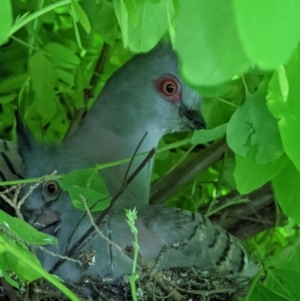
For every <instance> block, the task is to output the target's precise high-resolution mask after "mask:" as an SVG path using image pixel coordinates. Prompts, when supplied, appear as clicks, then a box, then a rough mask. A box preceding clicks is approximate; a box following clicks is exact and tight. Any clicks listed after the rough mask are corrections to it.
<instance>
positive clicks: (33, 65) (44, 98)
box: [29, 51, 57, 121]
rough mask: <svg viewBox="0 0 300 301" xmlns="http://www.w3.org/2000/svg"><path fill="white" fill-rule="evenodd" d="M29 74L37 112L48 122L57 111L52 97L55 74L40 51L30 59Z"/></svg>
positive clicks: (54, 99) (53, 96)
mask: <svg viewBox="0 0 300 301" xmlns="http://www.w3.org/2000/svg"><path fill="white" fill-rule="evenodd" d="M29 72H30V76H31V80H32V88H33V91H34V102H35V104H36V107H37V109H38V112H39V114H40V115H41V116H42V117H43V118H44V119H45V120H47V121H50V120H51V118H52V117H53V116H54V114H55V112H56V109H57V103H56V98H55V95H54V88H55V74H54V69H53V66H52V65H51V63H50V62H49V60H48V59H47V58H46V57H45V56H44V54H43V53H42V51H38V52H36V53H35V54H34V55H33V56H32V57H31V58H30V60H29Z"/></svg>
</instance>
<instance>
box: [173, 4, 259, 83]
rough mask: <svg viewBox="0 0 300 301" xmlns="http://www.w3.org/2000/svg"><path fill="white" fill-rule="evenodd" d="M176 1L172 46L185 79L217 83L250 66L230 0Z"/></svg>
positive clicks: (191, 81)
mask: <svg viewBox="0 0 300 301" xmlns="http://www.w3.org/2000/svg"><path fill="white" fill-rule="evenodd" d="M178 2H179V5H180V6H179V12H178V16H177V18H176V19H175V30H176V39H175V43H174V48H175V50H176V51H177V52H178V54H179V58H180V70H181V73H182V75H183V77H184V79H185V80H186V81H187V82H189V83H190V84H191V85H193V86H212V85H218V84H222V83H224V82H226V81H228V80H231V79H232V77H233V76H234V75H236V74H241V73H242V72H244V71H246V70H247V69H248V68H249V67H250V65H251V62H250V60H249V59H248V58H247V56H246V54H245V52H244V46H243V43H242V42H241V40H240V37H239V32H238V28H237V26H236V22H235V18H236V12H235V10H234V7H233V1H232V0H231V1H226V2H224V1H222V0H211V1H209V2H207V1H199V0H189V1H178ZM254 17H255V15H254Z"/></svg>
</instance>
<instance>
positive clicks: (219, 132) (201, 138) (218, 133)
mask: <svg viewBox="0 0 300 301" xmlns="http://www.w3.org/2000/svg"><path fill="white" fill-rule="evenodd" d="M226 127H227V123H225V124H221V125H219V126H217V127H215V128H213V129H211V130H198V131H194V133H193V136H192V140H191V143H192V144H193V145H195V144H203V143H207V142H209V141H213V140H215V139H218V138H221V137H223V136H224V135H225V133H226Z"/></svg>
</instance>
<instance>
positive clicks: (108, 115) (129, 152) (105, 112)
mask: <svg viewBox="0 0 300 301" xmlns="http://www.w3.org/2000/svg"><path fill="white" fill-rule="evenodd" d="M114 108H116V107H115V106H113V105H110V106H107V105H105V103H104V104H103V106H101V101H100V99H98V100H97V102H96V103H95V105H94V107H93V108H92V109H91V110H90V111H89V112H88V114H87V116H86V118H85V119H84V121H83V123H82V125H81V126H80V128H79V129H78V131H77V132H76V133H75V134H74V135H73V136H72V137H71V139H70V140H69V141H68V142H67V147H68V148H71V149H76V152H79V153H80V156H83V157H85V158H86V160H85V162H87V163H88V165H89V167H90V166H93V165H94V164H96V163H98V164H102V163H108V162H114V161H119V160H122V159H126V158H131V157H132V156H133V155H134V153H135V151H136V150H137V148H138V146H139V144H140V143H141V145H140V147H139V148H138V151H137V153H138V154H141V153H144V152H149V151H150V150H151V149H153V148H155V147H157V145H158V142H159V139H160V138H161V137H162V135H163V131H162V130H161V129H160V128H159V126H158V124H154V123H153V121H152V120H149V118H148V119H146V118H139V116H137V115H132V112H131V115H130V111H129V112H128V111H126V108H124V110H123V111H122V112H121V113H120V112H118V111H115V110H114ZM132 116H133V117H134V118H132ZM146 132H147V134H146V136H145V133H146ZM144 136H145V138H144V140H143V141H142V139H143V137H144ZM141 141H142V142H141ZM144 159H145V156H141V157H138V158H136V159H134V161H133V162H132V164H131V166H130V170H129V173H128V174H129V175H131V174H132V172H133V171H135V170H136V168H138V166H139V165H140V164H141V163H142V161H143V160H144ZM152 166H153V159H151V160H150V161H149V162H148V163H147V164H146V166H145V167H144V168H143V170H141V171H140V172H139V174H138V175H137V176H136V178H135V179H134V181H133V182H132V183H131V184H130V185H129V186H128V187H127V189H126V191H125V193H124V194H123V196H124V197H125V200H126V201H125V205H127V204H130V205H132V204H134V203H136V201H138V203H140V202H142V203H147V202H148V199H149V190H150V179H151V172H152ZM128 167H129V162H128V163H125V164H122V165H118V166H115V167H113V168H109V169H106V170H104V171H103V172H102V173H103V176H104V178H105V179H106V184H107V188H108V190H109V192H110V194H111V195H114V194H115V193H116V192H117V191H118V189H119V188H120V187H121V185H122V183H123V182H124V176H125V173H126V171H127V169H128Z"/></svg>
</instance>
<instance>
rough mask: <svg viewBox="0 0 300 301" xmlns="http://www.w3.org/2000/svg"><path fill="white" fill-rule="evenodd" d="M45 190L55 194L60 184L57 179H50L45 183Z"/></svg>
mask: <svg viewBox="0 0 300 301" xmlns="http://www.w3.org/2000/svg"><path fill="white" fill-rule="evenodd" d="M44 190H45V192H46V193H47V194H48V195H55V194H57V193H58V191H59V185H58V184H57V182H55V181H49V182H47V183H46V184H45V186H44Z"/></svg>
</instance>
